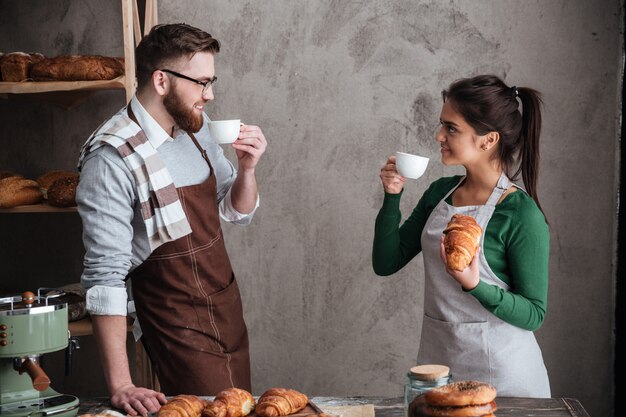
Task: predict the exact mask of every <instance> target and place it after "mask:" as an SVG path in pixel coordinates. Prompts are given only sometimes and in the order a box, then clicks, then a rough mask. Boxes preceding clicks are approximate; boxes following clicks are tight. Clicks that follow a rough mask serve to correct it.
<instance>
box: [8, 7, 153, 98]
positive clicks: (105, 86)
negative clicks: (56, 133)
mask: <svg viewBox="0 0 626 417" xmlns="http://www.w3.org/2000/svg"><path fill="white" fill-rule="evenodd" d="M121 2H122V30H123V33H124V70H125V73H124V75H122V76H120V77H118V78H115V79H113V80H105V81H43V82H41V81H37V82H34V81H32V82H29V81H25V82H0V97H3V98H8V97H9V96H13V95H18V94H23V95H29V96H31V98H33V99H35V100H42V101H51V102H54V103H56V104H59V105H61V106H63V107H67V108H69V107H72V106H74V105H76V104H78V103H80V102H81V101H82V100H84V99H85V98H86V97H88V96H89V95H91V94H93V93H95V92H97V91H99V90H112V89H113V90H115V89H123V90H125V91H126V102H128V101H130V99H131V98H132V96H133V94H135V46H136V45H137V44H138V43H139V41H140V40H141V38H142V36H143V35H142V32H141V23H140V19H139V9H138V7H137V0H121ZM157 21H158V15H157V0H145V15H144V32H143V33H144V34H146V33H148V32H149V31H150V29H151V28H152V26H154V25H155V24H156V23H157Z"/></svg>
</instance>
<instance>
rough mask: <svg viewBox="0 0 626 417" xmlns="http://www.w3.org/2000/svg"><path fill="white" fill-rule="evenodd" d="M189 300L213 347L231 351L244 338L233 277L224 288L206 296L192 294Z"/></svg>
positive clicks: (244, 327)
mask: <svg viewBox="0 0 626 417" xmlns="http://www.w3.org/2000/svg"><path fill="white" fill-rule="evenodd" d="M192 302H193V308H194V311H195V314H196V317H197V319H196V320H197V323H198V326H199V329H200V331H201V332H202V333H204V334H206V335H208V336H209V337H210V338H211V340H212V343H211V346H213V349H214V350H215V351H217V352H222V353H230V352H234V351H236V350H238V349H239V347H240V345H241V344H242V343H243V342H244V341H247V330H246V324H245V322H244V319H243V307H242V305H241V295H240V293H239V286H238V285H237V281H236V280H235V279H234V277H233V280H232V281H231V283H230V284H229V285H228V287H226V288H224V289H223V290H220V291H218V292H216V293H213V294H211V295H209V296H207V297H206V298H202V297H194V299H193V301H192Z"/></svg>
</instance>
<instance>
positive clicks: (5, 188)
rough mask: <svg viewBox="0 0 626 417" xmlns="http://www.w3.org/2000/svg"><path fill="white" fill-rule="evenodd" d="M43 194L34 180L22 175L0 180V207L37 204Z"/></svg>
mask: <svg viewBox="0 0 626 417" xmlns="http://www.w3.org/2000/svg"><path fill="white" fill-rule="evenodd" d="M42 198H43V195H42V194H41V190H40V189H39V184H37V182H36V181H33V180H29V179H26V178H23V177H8V178H3V179H1V180H0V208H11V207H16V206H22V205H29V204H37V203H39V202H40V201H41V199H42Z"/></svg>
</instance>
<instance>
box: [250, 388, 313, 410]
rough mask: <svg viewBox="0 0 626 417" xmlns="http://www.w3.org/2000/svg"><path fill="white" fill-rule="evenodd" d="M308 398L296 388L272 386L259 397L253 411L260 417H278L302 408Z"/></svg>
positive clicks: (307, 401)
mask: <svg viewBox="0 0 626 417" xmlns="http://www.w3.org/2000/svg"><path fill="white" fill-rule="evenodd" d="M308 403H309V398H308V397H307V396H306V395H305V394H302V393H301V392H298V391H296V390H292V389H287V388H272V389H269V390H267V391H265V392H264V393H263V395H261V397H259V401H258V402H257V405H256V408H255V411H256V413H257V414H258V415H259V416H260V417H278V416H288V415H290V414H295V413H297V412H298V411H300V410H302V409H304V408H305V407H306V405H307V404H308Z"/></svg>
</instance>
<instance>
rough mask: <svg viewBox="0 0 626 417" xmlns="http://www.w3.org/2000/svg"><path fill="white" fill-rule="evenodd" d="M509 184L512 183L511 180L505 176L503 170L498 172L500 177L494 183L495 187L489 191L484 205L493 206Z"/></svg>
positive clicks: (509, 186)
mask: <svg viewBox="0 0 626 417" xmlns="http://www.w3.org/2000/svg"><path fill="white" fill-rule="evenodd" d="M511 185H513V184H512V183H511V180H509V177H507V176H506V175H505V174H504V172H502V173H501V174H500V178H498V183H497V184H496V187H495V188H494V189H493V191H492V192H491V195H490V196H489V199H487V202H486V203H485V205H486V206H495V205H496V203H497V202H498V201H500V198H501V197H502V195H503V194H504V193H505V192H506V190H508V189H509V188H511Z"/></svg>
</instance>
